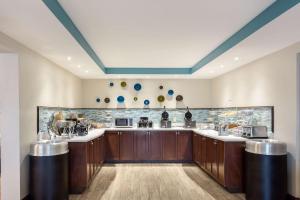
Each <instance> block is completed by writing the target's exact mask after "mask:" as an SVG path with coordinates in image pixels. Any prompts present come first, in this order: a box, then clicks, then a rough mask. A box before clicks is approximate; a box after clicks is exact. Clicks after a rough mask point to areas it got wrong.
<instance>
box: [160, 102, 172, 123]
mask: <svg viewBox="0 0 300 200" xmlns="http://www.w3.org/2000/svg"><path fill="white" fill-rule="evenodd" d="M171 126H172V122H171V121H170V120H169V113H168V112H167V111H166V107H165V106H164V112H163V113H162V114H161V120H160V127H161V128H171Z"/></svg>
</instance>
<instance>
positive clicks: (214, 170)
mask: <svg viewBox="0 0 300 200" xmlns="http://www.w3.org/2000/svg"><path fill="white" fill-rule="evenodd" d="M211 145H212V147H211V150H212V153H211V154H212V160H211V173H212V175H213V176H214V177H215V178H218V168H219V167H218V141H217V140H212V143H211Z"/></svg>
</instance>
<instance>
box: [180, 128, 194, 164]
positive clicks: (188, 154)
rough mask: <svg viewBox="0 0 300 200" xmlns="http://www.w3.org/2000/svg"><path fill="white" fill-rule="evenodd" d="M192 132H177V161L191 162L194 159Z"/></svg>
mask: <svg viewBox="0 0 300 200" xmlns="http://www.w3.org/2000/svg"><path fill="white" fill-rule="evenodd" d="M192 135H193V132H191V131H177V160H179V161H191V160H192V157H193V153H192V151H193V148H192V145H193V143H192Z"/></svg>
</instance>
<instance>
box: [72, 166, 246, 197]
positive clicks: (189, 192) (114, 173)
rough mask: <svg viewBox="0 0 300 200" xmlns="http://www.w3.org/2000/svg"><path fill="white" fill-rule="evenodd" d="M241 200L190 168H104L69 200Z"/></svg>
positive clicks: (193, 167)
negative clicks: (79, 193)
mask: <svg viewBox="0 0 300 200" xmlns="http://www.w3.org/2000/svg"><path fill="white" fill-rule="evenodd" d="M96 199H105V200H106V199H109V200H144V199H145V200H146V199H147V200H156V199H159V200H179V199H180V200H206V199H207V200H219V199H220V200H221V199H224V200H231V199H232V200H243V199H244V195H243V194H230V193H228V192H227V191H226V190H224V189H223V188H222V187H221V186H220V185H219V184H217V183H216V182H215V181H213V180H212V179H211V178H210V177H209V176H207V175H206V174H205V173H204V172H203V171H202V170H201V169H199V168H198V167H197V166H196V165H193V164H116V165H104V166H103V167H102V169H101V171H100V172H99V173H98V175H97V177H96V178H95V180H94V181H93V183H92V184H91V186H90V187H89V189H88V190H87V191H85V192H84V193H83V194H82V195H71V196H70V200H96Z"/></svg>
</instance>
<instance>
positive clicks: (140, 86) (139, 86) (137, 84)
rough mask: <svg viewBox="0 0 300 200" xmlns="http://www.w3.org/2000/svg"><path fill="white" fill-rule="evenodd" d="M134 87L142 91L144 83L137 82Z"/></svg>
mask: <svg viewBox="0 0 300 200" xmlns="http://www.w3.org/2000/svg"><path fill="white" fill-rule="evenodd" d="M133 87H134V89H135V90H136V91H140V90H141V89H142V85H141V84H140V83H136V84H134V86H133Z"/></svg>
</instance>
